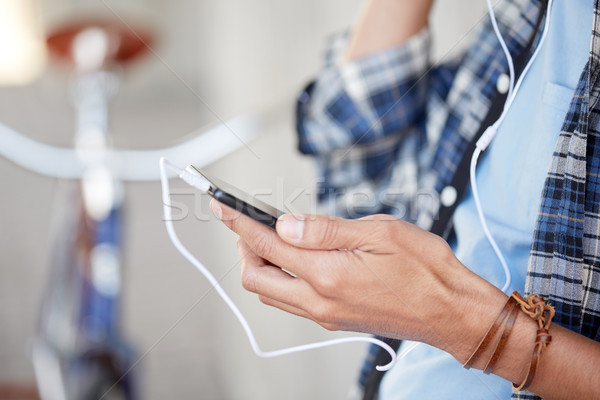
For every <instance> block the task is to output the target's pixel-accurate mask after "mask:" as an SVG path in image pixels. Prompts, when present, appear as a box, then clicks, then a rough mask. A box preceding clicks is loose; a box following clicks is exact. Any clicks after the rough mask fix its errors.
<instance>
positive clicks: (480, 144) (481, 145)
mask: <svg viewBox="0 0 600 400" xmlns="http://www.w3.org/2000/svg"><path fill="white" fill-rule="evenodd" d="M487 3H488V8H489V12H490V18H491V19H492V25H493V26H494V32H496V36H497V37H498V40H499V41H500V43H501V45H502V48H503V49H505V44H504V39H503V38H502V35H501V34H500V31H499V30H498V25H497V23H496V18H495V14H494V10H493V8H492V5H491V2H490V0H487ZM551 8H552V0H548V11H547V13H546V21H545V22H544V30H543V31H542V35H541V37H540V42H539V44H538V45H537V47H536V49H535V51H534V52H533V55H532V56H531V59H530V60H529V62H528V63H527V65H525V68H523V72H522V73H521V75H520V76H519V79H518V80H517V84H516V85H515V87H514V90H512V88H509V92H508V93H509V94H508V96H507V98H506V102H505V103H504V108H503V109H502V113H501V114H500V117H499V118H498V120H497V121H496V122H494V123H493V124H492V125H491V126H490V127H488V128H487V129H486V130H485V132H484V133H483V135H481V138H480V139H479V140H478V141H477V143H476V147H475V151H474V152H473V156H472V157H471V165H470V181H471V191H472V192H473V200H474V202H475V207H476V208H477V214H478V216H479V221H480V222H481V226H482V228H483V231H484V233H485V236H486V238H487V240H488V242H489V243H490V245H491V246H492V249H493V250H494V253H495V254H496V257H498V260H499V261H500V264H501V265H502V269H503V270H504V274H505V276H506V280H505V282H504V285H503V286H502V291H503V292H505V293H506V292H507V291H508V290H509V287H510V283H511V273H510V269H509V268H508V265H507V263H506V260H505V259H504V255H503V254H502V251H501V250H500V248H499V247H498V244H497V243H496V240H495V239H494V237H493V236H492V234H491V232H490V230H489V228H488V225H487V222H486V220H485V215H484V213H483V209H482V207H481V201H480V199H479V192H478V190H477V176H476V169H477V161H478V159H479V156H480V154H481V153H482V152H483V151H485V149H487V147H488V146H489V144H490V143H491V141H492V139H493V138H494V136H496V133H497V132H498V127H499V126H500V124H501V123H502V121H504V118H506V114H507V112H508V110H509V109H510V106H511V105H512V103H513V101H514V99H515V97H516V95H517V93H518V91H519V88H520V87H521V84H522V83H523V79H524V77H525V75H527V72H528V71H529V69H530V68H531V65H532V64H533V61H534V60H535V59H536V57H537V56H538V54H539V52H540V50H541V48H542V45H543V43H544V41H545V40H546V35H547V34H548V27H549V26H550V9H551ZM505 54H506V55H507V56H506V59H507V62H508V65H509V71H510V73H511V82H512V80H513V79H514V78H513V75H514V65H513V61H512V57H511V56H510V53H509V52H508V51H507V50H505Z"/></svg>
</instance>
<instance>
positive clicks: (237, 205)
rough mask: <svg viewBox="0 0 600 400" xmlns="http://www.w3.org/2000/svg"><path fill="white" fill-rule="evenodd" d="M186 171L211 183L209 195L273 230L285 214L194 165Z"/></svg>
mask: <svg viewBox="0 0 600 400" xmlns="http://www.w3.org/2000/svg"><path fill="white" fill-rule="evenodd" d="M186 171H188V172H190V173H192V174H195V175H200V176H202V177H203V178H204V179H206V180H207V181H208V182H209V184H210V187H209V189H208V194H209V195H210V196H211V197H213V198H214V199H216V200H218V201H220V202H221V203H223V204H225V205H227V206H229V207H231V208H233V209H234V210H237V211H239V212H241V213H242V214H245V215H247V216H249V217H250V218H252V219H254V220H256V221H258V222H260V223H262V224H264V225H266V226H268V227H269V228H271V229H275V224H276V223H277V218H279V217H280V216H282V215H283V214H285V213H284V212H283V211H280V210H278V209H276V208H275V207H273V206H270V205H268V204H267V203H264V202H262V201H260V200H258V199H257V198H256V197H253V196H250V195H249V194H248V193H245V192H243V191H241V190H240V189H237V188H235V187H233V186H231V185H229V184H227V183H225V182H223V181H221V180H219V179H217V178H215V177H212V176H210V175H208V174H207V173H206V172H204V171H200V170H199V169H197V168H196V167H194V166H193V165H189V166H188V167H187V168H186Z"/></svg>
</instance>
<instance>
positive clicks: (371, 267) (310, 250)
mask: <svg viewBox="0 0 600 400" xmlns="http://www.w3.org/2000/svg"><path fill="white" fill-rule="evenodd" d="M211 208H212V209H213V211H214V212H215V214H216V215H217V216H218V217H219V218H220V219H221V220H223V222H224V223H225V224H226V225H227V226H228V227H229V228H230V229H232V230H233V231H235V232H236V233H237V234H239V235H240V238H239V240H238V250H239V255H240V260H241V265H242V284H243V286H244V288H246V289H247V290H249V291H251V292H254V293H257V294H258V295H259V299H260V300H261V301H262V302H263V303H265V304H269V305H272V306H275V307H278V308H280V309H282V310H285V311H287V312H290V313H293V314H296V315H299V316H302V317H305V318H309V319H311V320H313V321H315V322H317V323H318V324H320V325H322V326H323V327H325V328H327V329H330V330H350V331H360V332H367V333H373V334H378V335H382V336H387V337H395V338H402V339H413V340H419V341H424V342H427V343H430V344H432V345H434V346H436V347H439V348H442V349H444V350H446V351H449V352H450V353H452V354H453V355H454V356H455V357H457V358H458V359H459V360H460V359H463V358H464V359H466V357H468V355H469V353H470V351H471V350H472V349H473V347H474V346H475V345H476V343H477V342H478V340H479V339H480V338H481V336H482V335H483V334H484V332H485V329H486V328H487V325H488V323H491V321H492V320H493V319H494V318H495V315H493V313H492V314H490V315H489V317H488V318H487V319H486V318H485V317H483V318H482V319H483V320H484V322H483V323H482V321H481V319H478V320H477V321H470V319H472V318H463V317H462V316H463V315H465V314H468V315H469V316H471V315H472V314H471V313H472V312H473V313H480V314H483V315H484V316H485V314H486V312H487V313H488V314H489V309H487V310H486V309H485V307H492V308H493V307H496V308H497V309H498V310H499V309H501V308H502V306H503V303H504V301H505V299H506V296H505V295H504V294H503V293H502V292H500V291H499V290H497V289H496V288H495V287H493V286H492V285H490V284H489V283H487V282H486V281H484V280H483V279H481V278H479V277H478V276H477V275H475V274H473V273H471V272H470V271H469V270H468V269H467V268H465V267H464V266H463V265H462V264H461V263H460V262H459V261H458V260H457V259H456V257H455V256H454V254H453V253H452V251H451V249H450V248H449V246H448V245H447V244H446V242H445V241H443V240H442V239H441V238H439V237H438V236H436V235H433V234H431V233H428V232H426V231H424V230H422V229H420V228H418V227H416V226H414V225H411V224H408V223H406V222H403V221H400V220H398V219H396V218H393V217H390V216H387V215H375V216H370V217H366V218H363V219H360V220H345V219H340V218H333V217H328V216H314V215H311V216H309V215H291V214H287V215H284V216H282V217H281V218H280V219H279V220H278V222H277V233H275V232H273V231H272V230H270V229H268V228H266V227H264V226H262V225H261V224H260V223H258V222H256V221H253V220H251V219H250V218H247V217H246V216H244V215H241V214H240V213H238V212H236V211H234V210H232V209H230V208H228V207H226V206H224V205H222V204H220V203H217V202H215V201H213V202H212V203H211ZM286 271H287V272H286ZM288 272H289V273H288ZM482 298H485V299H486V300H485V301H483V300H482ZM465 310H468V312H467V313H466V312H465ZM465 324H470V325H469V326H466V325H465Z"/></svg>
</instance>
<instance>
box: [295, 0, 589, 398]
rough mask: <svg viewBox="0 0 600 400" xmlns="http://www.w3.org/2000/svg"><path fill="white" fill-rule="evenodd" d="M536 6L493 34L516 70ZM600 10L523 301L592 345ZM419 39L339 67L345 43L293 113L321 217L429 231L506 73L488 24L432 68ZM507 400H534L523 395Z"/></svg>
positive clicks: (502, 19)
mask: <svg viewBox="0 0 600 400" xmlns="http://www.w3.org/2000/svg"><path fill="white" fill-rule="evenodd" d="M539 6H540V1H539V0H503V1H502V2H501V3H500V4H499V5H498V7H497V10H496V15H497V19H498V23H499V26H500V29H501V32H502V35H503V37H504V39H505V40H506V42H507V46H508V48H509V50H510V52H511V54H512V56H513V59H515V58H517V57H518V55H519V54H520V53H521V52H522V51H523V48H524V46H525V45H526V43H527V41H528V40H529V38H530V36H531V35H533V34H534V32H533V29H534V26H535V21H536V20H537V17H538V13H539ZM599 8H600V1H599V0H596V1H595V4H594V15H593V17H592V16H590V18H593V32H590V56H589V59H588V62H587V64H586V66H585V68H584V69H583V71H582V72H581V75H580V79H579V83H578V85H577V88H576V91H575V94H574V96H573V98H572V101H571V105H570V109H569V112H568V113H567V115H566V116H565V119H564V123H563V127H562V129H561V131H560V134H559V139H558V141H557V143H556V145H555V151H554V154H553V157H552V163H551V166H550V168H549V170H548V172H547V175H546V181H545V183H544V190H543V194H542V198H541V205H540V209H539V212H538V219H537V223H536V229H535V232H534V237H533V238H532V248H531V255H530V259H529V265H528V273H527V282H526V287H525V288H524V289H525V291H526V293H534V292H535V293H538V294H540V295H541V296H542V297H544V298H546V299H548V300H549V302H550V303H551V304H552V305H554V307H555V309H556V316H555V318H554V323H558V324H560V325H562V326H564V327H567V328H569V329H571V330H573V331H575V332H578V333H581V334H583V335H585V336H587V337H590V338H592V339H594V340H598V341H600V332H599V327H600V261H599V249H600V208H599V207H600V141H599V136H598V135H599V130H600V120H599V116H600V112H599V111H600V106H599V104H598V100H599V90H600V81H599V79H598V77H599V73H600V69H599V65H598V63H599V61H600V60H599V56H600V38H599V37H598V33H599V32H600V16H599V11H598V10H599ZM429 45H430V38H429V33H428V31H427V30H424V31H422V32H420V33H418V34H417V35H415V36H414V37H413V38H411V39H410V40H409V41H408V42H406V43H405V44H404V45H403V46H401V47H399V48H394V49H390V50H387V51H384V52H381V53H377V54H373V55H370V56H367V57H364V58H362V59H360V60H357V61H355V62H352V63H348V64H344V65H342V66H340V65H338V64H336V62H337V60H338V59H339V55H340V53H341V52H342V51H343V49H344V47H345V35H340V36H338V37H335V38H333V40H332V44H331V46H330V48H329V50H328V52H327V54H326V60H325V61H326V62H325V67H324V69H323V70H322V71H321V73H320V74H319V76H318V78H317V80H316V81H315V82H314V83H313V84H312V85H311V86H309V89H308V90H307V91H305V92H304V93H303V94H302V95H301V96H300V99H299V102H298V127H297V128H298V134H299V149H300V151H301V152H303V153H305V154H310V155H312V156H314V157H315V160H316V162H317V164H318V167H319V174H320V180H319V200H320V204H321V212H323V213H327V214H337V215H340V216H344V217H349V218H355V217H360V216H363V215H367V214H373V213H380V212H385V213H390V214H393V215H395V216H397V217H399V218H402V219H404V220H407V221H410V222H413V223H416V224H417V225H419V226H421V227H422V228H424V229H429V228H430V227H431V224H432V222H433V220H434V218H436V215H437V210H438V208H439V193H440V192H441V190H442V189H443V188H444V187H445V186H446V185H448V184H449V183H450V182H451V180H452V177H453V174H454V172H455V170H456V167H457V164H458V163H459V162H460V160H461V159H462V157H463V155H464V152H465V150H466V148H467V145H468V144H469V142H470V141H471V139H472V137H473V136H474V135H475V134H476V132H477V130H478V129H479V127H480V125H481V122H482V120H483V118H484V117H485V116H486V115H487V112H488V110H489V108H490V106H491V103H492V101H493V99H494V97H495V96H496V82H497V80H498V77H499V76H500V75H501V74H503V73H505V72H506V70H507V64H506V60H505V57H504V54H503V53H502V51H501V49H500V45H499V43H498V40H497V38H496V36H495V34H494V32H493V30H492V28H491V25H490V24H489V23H485V24H483V26H482V27H481V29H480V30H479V32H478V33H477V34H476V37H475V40H474V42H473V45H472V46H471V47H470V48H469V49H468V50H467V51H466V52H465V53H464V54H460V55H459V56H458V57H455V58H454V59H453V60H451V61H449V62H446V63H444V64H442V65H435V66H434V65H431V63H430V62H429V57H428V55H429ZM513 398H521V399H535V398H536V397H535V396H533V395H532V394H530V393H528V392H521V393H514V394H513Z"/></svg>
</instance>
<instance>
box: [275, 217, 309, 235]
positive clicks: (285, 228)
mask: <svg viewBox="0 0 600 400" xmlns="http://www.w3.org/2000/svg"><path fill="white" fill-rule="evenodd" d="M277 231H278V232H279V233H280V234H281V235H282V236H285V237H287V238H288V239H292V240H300V239H302V234H303V233H304V217H302V216H298V215H292V214H286V215H284V216H282V217H281V218H279V220H278V221H277Z"/></svg>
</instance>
